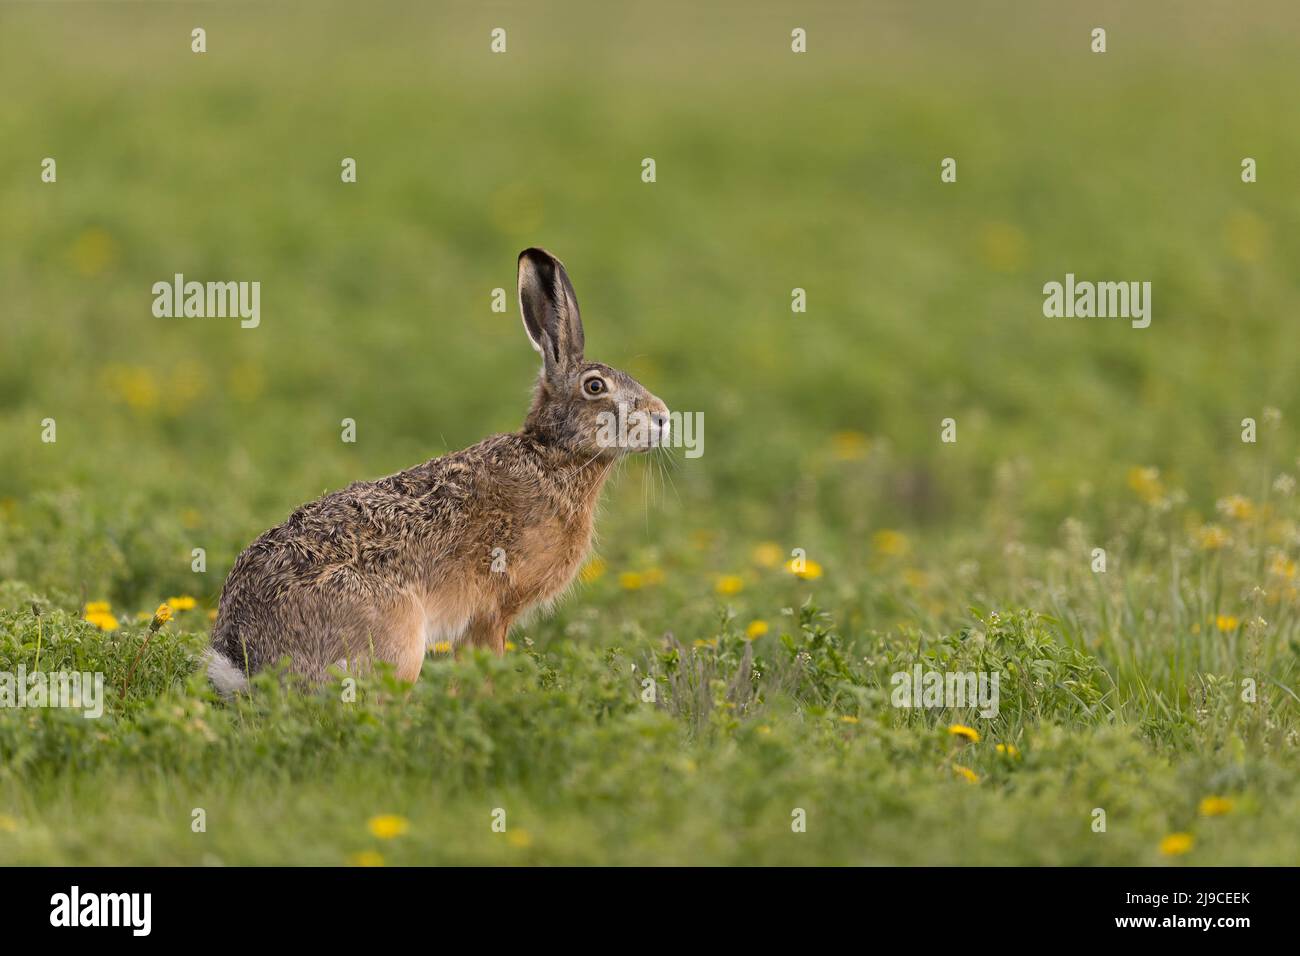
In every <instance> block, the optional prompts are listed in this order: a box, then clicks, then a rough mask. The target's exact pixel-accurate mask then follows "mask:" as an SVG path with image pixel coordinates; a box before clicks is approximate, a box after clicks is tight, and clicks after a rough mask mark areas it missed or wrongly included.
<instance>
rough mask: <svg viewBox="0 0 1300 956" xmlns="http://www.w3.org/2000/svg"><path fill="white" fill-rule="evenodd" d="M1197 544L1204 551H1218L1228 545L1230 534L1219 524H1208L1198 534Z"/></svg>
mask: <svg viewBox="0 0 1300 956" xmlns="http://www.w3.org/2000/svg"><path fill="white" fill-rule="evenodd" d="M1196 543H1197V544H1198V545H1200V547H1201V550H1202V551H1218V550H1219V549H1220V548H1223V547H1226V546H1227V544H1228V533H1227V532H1226V531H1224V530H1223V529H1222V528H1220V527H1219V526H1218V525H1217V524H1207V525H1205V526H1204V527H1203V528H1201V529H1200V530H1199V531H1198V532H1196Z"/></svg>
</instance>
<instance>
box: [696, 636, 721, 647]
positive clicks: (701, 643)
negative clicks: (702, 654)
mask: <svg viewBox="0 0 1300 956" xmlns="http://www.w3.org/2000/svg"><path fill="white" fill-rule="evenodd" d="M695 646H696V647H717V646H718V639H717V638H716V637H711V638H709V639H708V640H707V641H706V640H705V639H704V638H702V637H701V638H697V639H696V641H695Z"/></svg>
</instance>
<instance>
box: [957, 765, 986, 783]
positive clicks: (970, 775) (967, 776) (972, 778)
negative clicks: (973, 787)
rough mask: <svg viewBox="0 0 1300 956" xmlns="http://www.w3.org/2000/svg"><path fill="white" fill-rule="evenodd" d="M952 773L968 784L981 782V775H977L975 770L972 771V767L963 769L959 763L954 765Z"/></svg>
mask: <svg viewBox="0 0 1300 956" xmlns="http://www.w3.org/2000/svg"><path fill="white" fill-rule="evenodd" d="M952 772H953V773H955V774H956V775H957V776H959V777H961V778H962V779H963V780H965V781H966V782H967V783H979V782H980V776H979V774H977V773H976V772H975V771H974V770H972V769H971V768H970V767H963V766H962V765H961V764H959V763H955V764H953V765H952Z"/></svg>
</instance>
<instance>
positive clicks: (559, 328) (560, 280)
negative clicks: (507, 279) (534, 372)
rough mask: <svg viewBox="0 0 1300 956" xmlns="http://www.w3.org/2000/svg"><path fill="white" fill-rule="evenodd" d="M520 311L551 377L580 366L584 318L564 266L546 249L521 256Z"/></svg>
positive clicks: (559, 375) (528, 250)
mask: <svg viewBox="0 0 1300 956" xmlns="http://www.w3.org/2000/svg"><path fill="white" fill-rule="evenodd" d="M519 311H520V312H522V313H523V316H524V331H526V332H527V333H528V338H529V339H530V340H531V341H532V343H533V348H535V349H537V351H539V352H541V353H542V367H543V369H544V370H545V372H546V374H547V376H548V377H555V378H559V377H562V376H563V374H564V373H565V372H566V371H568V370H570V369H572V368H574V367H576V366H577V365H579V364H581V362H582V349H583V344H584V342H583V336H582V316H581V315H579V314H578V297H577V296H576V295H575V294H574V292H573V283H572V282H570V281H569V274H568V273H567V272H565V271H564V264H563V263H562V262H560V260H559V259H557V258H555V256H553V255H551V254H550V253H549V252H547V251H546V250H545V249H525V250H524V251H523V252H521V253H519Z"/></svg>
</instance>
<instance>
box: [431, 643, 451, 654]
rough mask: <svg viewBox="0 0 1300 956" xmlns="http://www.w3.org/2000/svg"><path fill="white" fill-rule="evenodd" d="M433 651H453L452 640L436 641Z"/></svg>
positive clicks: (447, 652)
mask: <svg viewBox="0 0 1300 956" xmlns="http://www.w3.org/2000/svg"><path fill="white" fill-rule="evenodd" d="M433 652H434V653H435V654H450V653H451V641H438V642H436V643H435V644H434V645H433Z"/></svg>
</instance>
